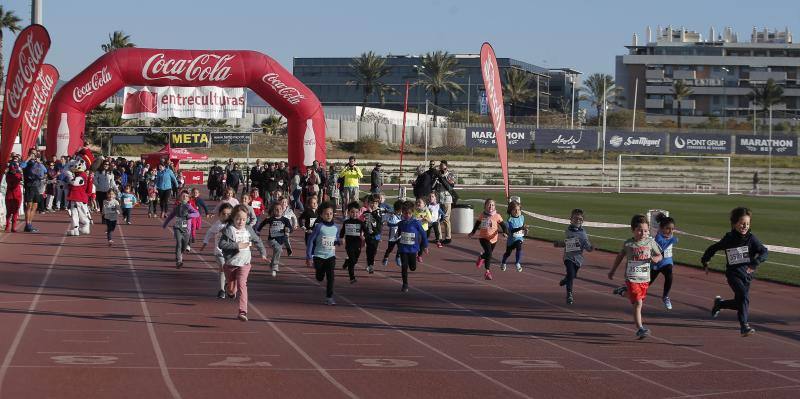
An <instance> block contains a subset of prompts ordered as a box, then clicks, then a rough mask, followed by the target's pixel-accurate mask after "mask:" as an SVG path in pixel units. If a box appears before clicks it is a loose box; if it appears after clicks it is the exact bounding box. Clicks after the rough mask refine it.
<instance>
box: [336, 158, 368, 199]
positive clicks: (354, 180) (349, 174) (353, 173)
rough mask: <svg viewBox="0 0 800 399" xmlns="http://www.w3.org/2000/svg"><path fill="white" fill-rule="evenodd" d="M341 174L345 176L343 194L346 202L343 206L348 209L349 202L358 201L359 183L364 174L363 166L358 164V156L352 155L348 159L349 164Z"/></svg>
mask: <svg viewBox="0 0 800 399" xmlns="http://www.w3.org/2000/svg"><path fill="white" fill-rule="evenodd" d="M341 176H342V177H343V178H344V187H343V188H342V195H343V199H344V201H343V202H344V203H343V204H342V207H343V208H344V209H346V207H347V204H349V203H351V202H353V201H358V188H359V187H358V185H359V184H360V183H361V178H362V177H364V174H363V173H361V168H359V167H358V166H356V157H355V156H354V155H350V158H348V159H347V165H345V167H344V169H343V170H342V173H341Z"/></svg>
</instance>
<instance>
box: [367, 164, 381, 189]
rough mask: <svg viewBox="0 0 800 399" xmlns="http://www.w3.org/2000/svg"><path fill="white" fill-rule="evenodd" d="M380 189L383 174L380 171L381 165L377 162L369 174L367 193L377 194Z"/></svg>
mask: <svg viewBox="0 0 800 399" xmlns="http://www.w3.org/2000/svg"><path fill="white" fill-rule="evenodd" d="M381 187H383V173H382V171H381V163H380V162H378V163H376V164H375V168H373V169H372V173H370V184H369V192H371V193H373V194H379V193H380V192H381Z"/></svg>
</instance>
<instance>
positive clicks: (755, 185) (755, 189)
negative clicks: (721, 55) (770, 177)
mask: <svg viewBox="0 0 800 399" xmlns="http://www.w3.org/2000/svg"><path fill="white" fill-rule="evenodd" d="M759 182H761V179H759V178H758V171H756V173H753V191H752V193H753V195H758V183H759Z"/></svg>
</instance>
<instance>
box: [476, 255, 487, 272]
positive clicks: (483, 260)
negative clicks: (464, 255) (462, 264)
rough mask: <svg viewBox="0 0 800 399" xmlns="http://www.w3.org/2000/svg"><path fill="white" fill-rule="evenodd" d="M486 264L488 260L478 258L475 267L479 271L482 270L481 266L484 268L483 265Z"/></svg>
mask: <svg viewBox="0 0 800 399" xmlns="http://www.w3.org/2000/svg"><path fill="white" fill-rule="evenodd" d="M484 262H486V260H485V259H483V258H481V257H478V260H477V261H476V262H475V267H477V268H478V269H480V268H481V266H483V263H484Z"/></svg>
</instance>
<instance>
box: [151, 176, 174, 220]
mask: <svg viewBox="0 0 800 399" xmlns="http://www.w3.org/2000/svg"><path fill="white" fill-rule="evenodd" d="M155 183H156V189H157V190H158V202H159V204H160V205H161V217H162V218H166V217H167V211H168V210H169V196H170V194H171V193H172V190H173V189H175V188H176V187H178V180H177V179H176V178H175V174H174V173H172V170H171V169H169V168H167V167H166V166H165V165H164V164H163V163H162V164H159V165H158V173H156V180H155Z"/></svg>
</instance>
